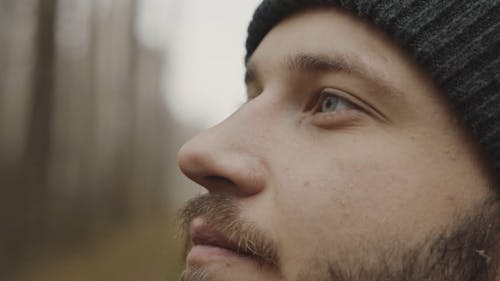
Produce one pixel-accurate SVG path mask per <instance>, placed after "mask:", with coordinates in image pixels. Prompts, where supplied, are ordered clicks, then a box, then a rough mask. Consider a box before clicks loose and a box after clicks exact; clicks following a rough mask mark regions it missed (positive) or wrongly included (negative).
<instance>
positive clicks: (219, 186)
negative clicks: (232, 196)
mask: <svg viewBox="0 0 500 281" xmlns="http://www.w3.org/2000/svg"><path fill="white" fill-rule="evenodd" d="M204 181H205V184H204V186H205V188H207V189H208V190H209V191H210V192H216V193H228V194H229V193H239V190H238V189H237V188H235V187H236V183H235V182H233V181H232V180H230V179H228V178H226V177H222V176H205V177H204Z"/></svg>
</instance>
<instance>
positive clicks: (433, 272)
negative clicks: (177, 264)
mask: <svg viewBox="0 0 500 281" xmlns="http://www.w3.org/2000/svg"><path fill="white" fill-rule="evenodd" d="M498 204H499V202H498V201H497V200H496V199H491V200H487V201H485V202H483V204H480V205H478V206H477V207H475V208H474V209H473V210H471V211H468V212H466V213H465V214H463V215H460V216H456V218H455V219H454V220H453V222H452V223H450V224H449V226H447V227H443V228H442V229H440V230H438V231H435V232H434V233H432V234H430V235H428V236H427V238H425V239H422V240H421V242H420V243H418V244H417V245H416V246H413V247H411V248H410V249H409V248H408V246H406V247H405V246H404V245H405V244H404V243H403V242H402V241H397V240H394V241H392V242H391V243H389V244H391V246H387V244H388V243H387V241H386V242H385V243H380V244H381V245H386V246H385V248H382V247H380V246H378V245H372V246H373V247H370V248H371V249H373V250H372V251H370V252H365V253H360V254H358V255H355V254H354V253H356V249H347V248H346V247H345V246H344V249H343V251H341V252H342V253H344V254H343V255H339V256H338V257H337V258H333V257H330V258H324V259H319V260H314V261H310V263H309V264H307V265H303V268H304V269H303V270H302V271H301V273H300V274H299V275H298V276H297V277H296V278H294V281H379V280H380V281H382V280H383V281H423V280H426V281H443V280H449V281H494V280H495V277H496V273H497V269H498V263H499V262H500V260H499V255H498V253H499V250H500V249H499V243H498V242H499V240H500V220H499V217H500V206H499V205H498ZM179 217H180V219H181V221H182V224H181V225H182V228H183V231H184V232H185V233H188V231H187V230H188V227H189V223H190V222H191V221H192V220H193V219H195V218H197V217H202V218H204V219H205V220H206V221H208V222H209V223H210V225H211V226H213V227H214V228H215V229H216V230H218V231H221V232H223V233H229V234H230V240H231V241H234V242H235V243H236V244H237V245H239V246H238V247H241V249H243V250H244V251H245V252H251V253H252V255H253V258H254V259H255V260H256V261H258V262H259V263H261V264H263V265H264V264H265V265H268V266H271V267H273V268H275V269H276V270H277V271H278V272H280V271H281V270H282V266H283V265H282V264H281V262H280V259H279V255H278V250H277V249H278V246H277V242H276V241H274V240H273V239H272V238H271V237H269V236H268V235H266V233H265V232H264V231H261V230H259V228H258V227H256V226H255V225H254V224H252V223H250V222H246V221H244V220H242V219H241V218H240V216H239V210H238V208H237V205H236V204H235V198H232V197H230V196H224V195H217V194H206V195H203V196H200V197H198V198H195V199H193V200H191V201H189V202H188V203H187V205H186V207H185V208H183V209H182V210H181V211H180V212H179ZM187 238H188V239H189V237H187ZM188 247H189V245H188ZM325 248H327V247H325ZM358 252H359V251H358ZM186 253H187V251H186ZM281 273H282V272H281ZM180 280H181V281H222V280H219V279H217V277H216V273H215V272H208V271H206V270H204V269H203V268H202V267H196V266H194V267H190V268H188V269H186V270H185V271H184V272H183V273H182V275H181V278H180ZM283 280H285V279H283ZM290 281H292V280H290Z"/></svg>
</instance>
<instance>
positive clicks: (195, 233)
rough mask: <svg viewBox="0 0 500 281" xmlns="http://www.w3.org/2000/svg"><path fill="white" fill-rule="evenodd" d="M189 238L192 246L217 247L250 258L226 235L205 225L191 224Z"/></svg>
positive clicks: (248, 254) (249, 254)
mask: <svg viewBox="0 0 500 281" xmlns="http://www.w3.org/2000/svg"><path fill="white" fill-rule="evenodd" d="M190 236H191V241H192V243H193V245H194V246H197V245H206V246H212V247H218V248H222V249H226V250H229V251H232V252H235V253H237V254H239V255H242V256H251V253H249V252H246V251H245V250H244V249H242V247H239V246H238V244H237V243H235V242H234V241H231V239H229V238H228V236H227V235H225V234H224V233H222V232H221V231H218V230H216V229H214V228H213V227H211V226H209V225H207V224H205V223H199V224H191V227H190Z"/></svg>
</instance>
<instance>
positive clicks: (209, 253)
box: [186, 245, 250, 264]
mask: <svg viewBox="0 0 500 281" xmlns="http://www.w3.org/2000/svg"><path fill="white" fill-rule="evenodd" d="M229 260H246V261H249V260H250V258H248V257H245V256H242V255H239V254H237V253H236V252H233V251H231V250H227V249H224V248H219V247H214V246H208V245H196V246H193V247H192V248H191V250H190V251H189V254H188V255H187V257H186V262H187V264H205V263H210V262H217V261H225V262H227V261H229Z"/></svg>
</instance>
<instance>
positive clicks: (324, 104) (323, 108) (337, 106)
mask: <svg viewBox="0 0 500 281" xmlns="http://www.w3.org/2000/svg"><path fill="white" fill-rule="evenodd" d="M319 102H320V104H319V110H318V111H319V112H322V113H323V112H335V111H341V110H348V109H353V108H354V106H353V105H352V104H351V103H350V102H348V101H346V100H345V99H343V98H341V97H338V96H336V95H333V94H324V95H323V96H322V97H321V98H320V100H319Z"/></svg>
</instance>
